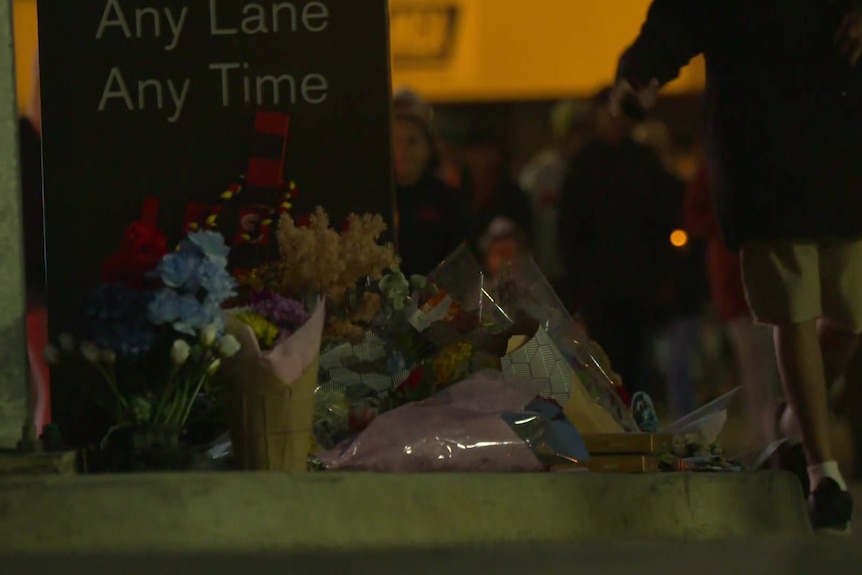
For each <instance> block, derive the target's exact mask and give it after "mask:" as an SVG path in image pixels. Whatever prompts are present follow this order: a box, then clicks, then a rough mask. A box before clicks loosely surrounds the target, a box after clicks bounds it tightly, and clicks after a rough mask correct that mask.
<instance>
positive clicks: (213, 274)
mask: <svg viewBox="0 0 862 575" xmlns="http://www.w3.org/2000/svg"><path fill="white" fill-rule="evenodd" d="M199 279H200V287H202V288H203V289H204V290H206V292H207V297H208V298H211V299H213V300H214V301H216V302H217V303H219V304H221V303H222V302H223V301H225V300H226V299H228V298H229V297H231V296H234V295H236V292H235V291H234V288H236V286H237V282H236V280H234V279H233V276H231V275H230V274H229V273H228V271H227V270H226V269H225V267H224V266H223V265H219V264H217V263H215V262H213V261H211V260H204V261H203V263H202V264H201V266H200V269H199Z"/></svg>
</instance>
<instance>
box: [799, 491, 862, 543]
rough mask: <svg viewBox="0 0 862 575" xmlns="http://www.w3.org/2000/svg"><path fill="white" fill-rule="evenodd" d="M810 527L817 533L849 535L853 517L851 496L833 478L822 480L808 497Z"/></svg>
mask: <svg viewBox="0 0 862 575" xmlns="http://www.w3.org/2000/svg"><path fill="white" fill-rule="evenodd" d="M808 511H809V513H810V515H811V527H813V528H814V531H815V532H817V533H829V534H836V535H850V532H851V530H850V520H851V519H852V518H853V496H852V495H850V493H848V492H847V491H842V490H841V487H839V486H838V483H836V482H835V480H834V479H830V478H828V477H827V478H826V479H824V480H822V481H821V482H820V483H819V484H818V485H817V489H815V490H814V491H813V492H812V493H811V495H810V496H809V497H808Z"/></svg>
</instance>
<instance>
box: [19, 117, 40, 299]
mask: <svg viewBox="0 0 862 575" xmlns="http://www.w3.org/2000/svg"><path fill="white" fill-rule="evenodd" d="M18 135H19V143H20V148H21V149H20V154H21V194H22V202H21V208H22V212H23V220H24V221H23V224H24V265H25V270H26V278H27V297H28V300H29V301H30V303H31V304H36V303H38V302H39V301H41V300H42V299H43V298H44V296H45V285H46V282H45V225H44V219H43V212H42V142H41V139H40V138H39V134H38V133H36V130H34V129H33V125H32V124H30V122H29V121H28V120H26V119H24V118H22V119H21V121H20V122H19V133H18Z"/></svg>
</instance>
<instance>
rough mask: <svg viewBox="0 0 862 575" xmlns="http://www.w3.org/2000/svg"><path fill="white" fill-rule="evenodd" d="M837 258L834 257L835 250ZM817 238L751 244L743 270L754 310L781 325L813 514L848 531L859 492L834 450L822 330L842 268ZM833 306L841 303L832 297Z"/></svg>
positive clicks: (785, 380)
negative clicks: (854, 493) (850, 489)
mask: <svg viewBox="0 0 862 575" xmlns="http://www.w3.org/2000/svg"><path fill="white" fill-rule="evenodd" d="M828 259H829V260H830V261H831V260H832V259H833V258H832V256H831V255H830V256H829V258H828ZM824 263H825V262H824V261H822V260H821V246H820V245H819V244H816V243H791V242H770V243H759V242H758V243H754V244H750V245H746V246H745V248H744V249H743V252H742V265H743V276H744V281H745V286H746V293H747V295H748V299H749V305H750V306H751V310H752V312H753V313H754V315H755V317H756V318H757V319H758V320H759V321H761V322H764V323H770V324H772V325H774V326H775V327H774V329H775V344H776V358H777V361H778V367H779V371H780V373H781V380H782V384H783V385H784V391H785V394H786V396H787V401H788V404H789V405H790V407H791V408H792V409H793V411H794V413H795V414H796V420H797V423H798V424H799V430H800V434H801V436H802V443H803V446H804V448H805V454H806V458H807V460H808V466H809V467H808V476H809V479H810V485H811V490H812V491H811V497H810V498H809V505H810V506H811V517H812V523H813V525H814V527H815V528H816V529H818V530H829V531H840V532H846V531H847V530H848V529H849V523H850V517H851V515H852V512H853V503H852V498H851V497H850V495H849V494H848V493H847V491H846V489H847V485H846V483H845V481H844V478H843V477H842V476H841V473H840V471H839V469H838V465H837V463H836V462H835V460H834V458H833V455H832V446H831V444H830V439H829V409H828V400H827V391H826V372H825V367H824V363H823V353H822V351H821V348H820V339H819V335H818V330H817V323H818V319H819V318H820V317H821V316H823V315H824V305H823V304H824V303H826V301H827V298H826V297H824V296H827V295H828V296H831V297H834V296H833V294H832V293H831V291H834V290H832V288H831V287H829V288H827V289H826V290H825V292H824V289H823V287H824V280H826V284H831V283H833V282H836V281H837V280H833V279H832V277H831V276H832V275H833V274H834V273H835V271H836V268H835V266H834V265H830V266H825V265H824ZM832 307H835V305H834V304H833V306H832Z"/></svg>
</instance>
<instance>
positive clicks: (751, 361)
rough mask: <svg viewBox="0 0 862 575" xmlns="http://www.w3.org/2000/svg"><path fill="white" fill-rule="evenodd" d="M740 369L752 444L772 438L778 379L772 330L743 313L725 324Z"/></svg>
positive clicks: (779, 386) (778, 385)
mask: <svg viewBox="0 0 862 575" xmlns="http://www.w3.org/2000/svg"><path fill="white" fill-rule="evenodd" d="M725 328H726V331H727V336H728V339H729V340H730V344H731V346H732V347H733V352H734V356H735V357H736V362H737V365H738V369H739V377H740V382H741V383H742V393H743V395H744V397H745V408H746V415H747V417H748V426H749V429H750V433H751V446H752V448H760V447H762V446H763V445H764V444H765V443H766V442H768V441H771V440H773V439H775V438H774V437H773V436H774V435H775V407H776V402H777V400H778V397H779V395H780V388H781V383H780V379H779V376H778V368H777V366H776V365H775V346H774V344H773V342H772V340H773V338H772V330H771V328H768V327H765V326H759V325H757V324H755V323H754V322H753V321H752V320H751V318H750V317H748V316H744V317H740V318H737V319H735V320H731V321H730V322H728V323H727V325H726V326H725Z"/></svg>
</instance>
